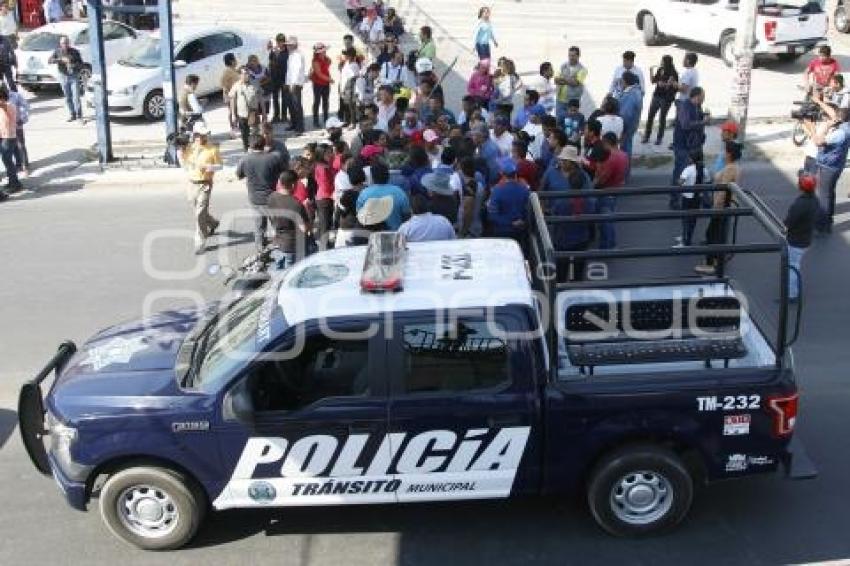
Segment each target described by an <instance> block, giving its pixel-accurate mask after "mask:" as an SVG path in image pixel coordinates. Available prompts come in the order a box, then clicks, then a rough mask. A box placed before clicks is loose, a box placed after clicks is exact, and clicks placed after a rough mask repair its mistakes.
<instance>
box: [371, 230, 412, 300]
mask: <svg viewBox="0 0 850 566" xmlns="http://www.w3.org/2000/svg"><path fill="white" fill-rule="evenodd" d="M406 253H407V249H406V247H405V241H404V236H403V235H401V234H398V233H397V232H376V233H374V234H371V235H370V236H369V244H368V245H367V247H366V261H365V262H364V264H363V274H362V275H361V276H360V288H361V289H362V290H363V291H365V292H367V293H384V292H392V291H401V290H402V287H403V284H402V280H403V276H404V262H405V259H406Z"/></svg>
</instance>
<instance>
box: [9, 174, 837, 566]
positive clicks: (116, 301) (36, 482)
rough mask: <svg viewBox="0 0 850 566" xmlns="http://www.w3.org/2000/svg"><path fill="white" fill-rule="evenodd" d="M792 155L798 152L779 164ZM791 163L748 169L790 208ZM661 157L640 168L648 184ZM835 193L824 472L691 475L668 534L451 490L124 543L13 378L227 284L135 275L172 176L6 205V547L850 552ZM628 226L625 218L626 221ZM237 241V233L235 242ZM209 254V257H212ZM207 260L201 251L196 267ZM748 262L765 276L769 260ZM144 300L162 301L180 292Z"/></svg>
mask: <svg viewBox="0 0 850 566" xmlns="http://www.w3.org/2000/svg"><path fill="white" fill-rule="evenodd" d="M786 165H788V166H792V167H793V164H786ZM792 167H789V168H788V170H787V171H786V172H785V173H783V172H782V171H779V170H776V169H773V168H770V167H767V166H758V167H757V168H756V166H753V168H752V169H750V170H749V171H747V173H746V175H745V180H744V181H745V183H746V184H748V185H749V186H752V187H754V188H756V189H757V190H758V191H759V192H760V193H761V194H762V195H764V196H765V198H766V199H767V200H768V201H769V202H770V203H771V204H772V205H774V206H775V208H776V209H777V210H778V211H780V212H784V210H785V207H786V206H787V203H788V201H789V200H790V198H791V197H792V196H793V194H794V193H793V188H792V186H791V185H790V184H789V183H788V180H787V179H788V177H787V173H789V172H791V171H792V170H793V169H792ZM668 174H669V173H668V172H667V171H666V170H665V171H656V172H651V171H650V172H647V171H642V172H636V174H635V181H636V182H639V183H642V184H643V183H646V184H650V183H653V184H658V183H662V182H663V181H664V178H665V177H666V176H667V175H668ZM847 188H848V183H842V185H841V195H842V199H841V200H842V202H841V204H840V205H839V214H840V216H839V218H838V225H837V230H836V234H834V235H833V236H832V237H831V238H830V239H828V240H819V241H818V242H817V245H816V246H815V247H814V249H812V250H811V251H810V253H809V254H808V255H807V257H806V260H805V267H804V273H805V281H806V305H805V318H804V321H803V335H802V338H801V340H800V342H799V344H798V345H797V347H796V360H797V368H798V374H799V381H800V386H801V389H802V392H803V401H802V408H801V411H802V412H801V415H800V418H799V421H798V422H799V426H798V434H799V436H800V437H801V438H802V440H803V441H804V442H805V444H806V445H807V448H808V450H809V453H810V455H811V456H812V458H813V459H814V460H815V461H816V463H817V464H818V467H819V468H820V471H821V475H820V477H819V478H818V479H817V480H814V481H808V482H790V481H786V480H784V479H782V478H781V477H778V476H777V477H767V478H759V479H752V480H746V481H738V482H729V483H724V484H719V485H713V486H710V487H706V488H704V489H700V490H699V491H698V492H697V494H696V499H695V502H694V506H693V509H692V511H691V514H690V516H689V519H688V520H687V522H686V523H685V524H683V525H682V526H681V527H680V528H679V529H678V530H677V531H675V532H674V533H672V534H670V535H667V536H664V537H658V538H650V539H646V540H618V539H613V538H611V537H609V536H607V535H605V534H603V533H602V532H601V531H600V530H599V529H598V528H597V527H596V526H595V525H594V523H593V522H592V519H591V518H590V516H589V514H588V512H587V511H586V509H585V507H584V505H583V503H582V502H581V501H554V500H548V499H530V500H523V501H516V502H496V503H488V502H479V503H472V504H466V503H465V504H453V505H445V504H439V505H436V504H435V505H430V504H429V505H419V506H399V507H371V508H370V507H349V508H324V509H321V508H315V509H290V510H284V511H278V512H276V511H270V512H262V513H258V512H242V511H236V512H226V513H220V514H214V515H213V516H212V517H211V518H210V519H209V520H208V522H207V523H206V526H205V527H204V528H203V529H202V530H201V532H200V534H199V536H198V538H197V539H196V541H195V542H194V543H193V544H192V546H191V547H190V548H188V549H184V550H182V551H179V552H174V553H170V554H169V555H168V556H162V555H153V554H149V553H144V552H141V551H137V550H135V549H130V548H128V547H127V546H126V545H124V544H123V543H121V542H119V541H118V540H116V539H114V538H113V537H112V536H111V535H110V534H109V533H108V532H107V531H106V529H105V527H104V526H103V525H102V524H101V522H100V518H99V516H98V513H97V512H96V508H95V512H89V513H88V514H83V513H78V512H76V511H73V510H71V509H70V508H69V507H67V505H65V503H64V502H63V500H62V498H61V496H60V494H59V492H58V490H57V488H56V486H55V485H54V483H53V481H52V480H51V479H49V478H44V477H41V476H39V475H38V474H37V473H36V472H35V470H34V469H33V467H32V466H31V464H30V463H29V461H28V460H27V457H26V455H25V453H24V450H23V448H22V445H21V442H20V439H19V437H18V434H17V430H16V428H15V422H16V416H15V413H14V407H15V396H16V392H17V388H18V386H19V385H20V383H21V382H22V381H23V380H25V379H26V378H27V377H28V376H30V375H31V374H32V373H34V372H35V371H37V369H38V368H39V366H40V365H41V364H42V363H44V361H45V360H46V359H47V358H48V357H49V355H50V354H51V353H52V351H53V350H54V348H55V346H56V344H57V343H58V342H59V341H61V340H62V339H64V338H72V339H75V340H83V339H85V338H86V337H87V336H88V335H90V334H92V333H93V332H95V331H96V330H98V329H99V328H101V327H103V326H105V325H107V324H110V323H114V322H115V321H118V320H122V319H128V318H134V317H137V316H138V315H139V314H140V313H141V312H142V311H143V308H144V304H145V299H146V297H147V298H148V299H150V297H151V295H150V293H152V292H156V291H158V290H159V291H161V290H163V289H175V290H177V291H199V292H200V293H201V294H202V295H203V296H206V297H213V296H215V295H217V294H220V293H221V292H222V287H221V286H220V284H219V283H218V282H217V281H215V280H212V279H209V278H208V277H207V276H206V275H201V276H199V277H197V278H194V279H190V280H186V281H176V282H175V281H170V282H169V281H158V280H156V279H153V278H151V277H150V276H149V275H146V271H145V269H144V264H143V261H142V260H143V245H142V243H143V241H144V240H145V236H146V235H148V234H149V233H150V231H151V230H153V229H161V228H173V229H177V230H180V229H183V230H185V229H186V227H187V226H188V223H189V212H188V205H187V203H186V202H185V200H184V198H183V193H182V190H181V189H180V188H179V187H175V188H168V189H150V190H147V189H143V190H127V189H126V188H113V189H110V188H101V189H83V190H76V191H75V190H70V189H69V190H67V191H64V192H63V191H57V192H44V193H37V194H35V195H32V196H29V197H28V198H22V199H17V200H16V201H15V202H8V203H4V204H3V205H0V215H2V222H0V242H2V244H0V265H2V266H3V270H2V276H0V305H2V307H0V376H2V378H0V501H2V505H0V532H2V533H3V536H2V539H3V542H2V544H0V564H21V563H24V562H28V563H50V564H83V563H85V564H107V563H110V564H111V563H116V562H118V561H120V562H121V563H124V564H136V563H139V564H142V563H145V564H147V563H153V562H158V561H165V560H167V561H168V562H169V563H171V564H175V565H177V564H197V563H202V562H203V563H216V564H237V563H245V562H246V560H250V562H251V563H256V564H265V563H268V564H272V563H274V564H281V563H284V564H298V565H307V564H333V565H338V564H346V565H357V564H369V565H372V564H529V563H534V564H549V563H551V564H565V563H580V564H596V563H599V564H607V563H626V564H653V565H657V564H677V565H679V564H683V563H688V564H718V563H719V564H748V565H755V564H777V563H799V562H811V561H825V560H840V559H844V560H847V559H850V537H848V536H847V529H846V522H845V516H846V509H847V500H848V497H850V473H848V472H850V441H848V439H847V433H846V431H847V430H848V425H850V413H848V411H847V409H846V407H847V406H848V404H850V389H848V387H847V385H846V382H845V379H846V370H845V366H846V358H844V357H843V354H844V352H845V351H846V344H847V339H846V336H845V335H844V333H843V330H844V327H845V325H846V323H847V322H848V320H850V312H848V310H850V309H848V307H847V306H846V305H847V301H846V298H845V296H846V281H848V280H850V263H848V262H847V260H846V258H847V255H848V250H847V247H848V241H850V238H848V235H847V230H848V222H850V204H848V202H847V201H846V199H844V198H843V197H844V195H845V193H846V191H847ZM243 203H244V194H243V192H242V191H241V190H238V189H236V188H232V189H222V190H217V192H216V194H215V195H214V199H213V208H214V210H215V211H216V213H221V212H223V211H225V210H230V209H233V208H236V207H238V206H240V205H242V204H243ZM247 232H249V225H248V224H247V223H244V222H243V223H241V224H237V225H236V226H235V227H233V231H232V232H230V233H228V235H227V236H226V237H225V238H223V239H222V240H223V242H222V243H224V244H225V246H223V247H222V248H220V251H222V253H223V254H225V257H224V259H225V260H230V261H235V260H236V259H237V258H238V257H241V256H242V255H244V254H247V253H248V249H247V247H246V245H245V244H244V242H245V241H246V240H247V236H248V234H246V233H247ZM624 237H628V234H624ZM229 244H232V245H229ZM150 258H151V260H152V262H153V264H154V265H155V266H156V267H158V268H159V269H161V270H164V269H169V270H179V269H183V270H185V269H191V268H192V266H193V264H194V263H195V258H194V256H192V255H191V242H190V241H188V240H187V239H186V238H182V239H181V238H179V237H174V238H173V239H171V240H162V239H160V240H158V241H157V243H155V245H154V246H153V247H152V251H151V253H150ZM204 261H219V260H218V259H213V258H212V257H210V258H209V259H206V258H205V260H204ZM202 266H203V264H201V267H202ZM752 269H754V270H755V276H759V277H764V280H765V283H766V284H767V283H769V281H770V280H769V277H770V274H767V275H761V272H760V271H759V270H758V269H757V267H753V268H752ZM168 294H169V295H171V296H170V297H165V298H160V299H159V300H157V301H153V302H155V303H156V304H157V305H158V306H161V307H162V308H165V307H167V306H170V305H172V304H174V303H176V302H178V301H180V300H185V297H183V298H181V297H178V296H174V291H171V292H169V293H168Z"/></svg>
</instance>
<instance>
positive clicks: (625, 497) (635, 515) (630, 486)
mask: <svg viewBox="0 0 850 566" xmlns="http://www.w3.org/2000/svg"><path fill="white" fill-rule="evenodd" d="M692 499H693V479H692V478H691V475H690V474H689V473H688V470H687V469H686V468H685V466H684V464H683V463H682V461H681V459H680V458H679V457H678V456H676V455H675V454H674V453H672V452H671V451H669V450H666V449H664V448H660V447H657V446H651V445H639V446H630V447H627V448H623V449H620V450H617V451H614V452H612V453H611V454H609V455H607V456H605V457H604V458H603V459H602V461H601V462H599V464H597V466H596V468H594V471H593V473H592V474H591V477H590V482H589V484H588V488H587V501H588V504H589V505H590V511H591V513H592V514H593V518H594V519H596V522H597V523H599V525H600V526H601V527H602V528H603V529H605V530H606V531H608V532H609V533H611V534H612V535H615V536H640V535H648V534H655V533H660V532H663V531H665V530H668V529H671V528H673V527H675V526H676V525H678V524H679V523H680V522H681V521H682V519H684V517H685V515H687V513H688V510H689V509H690V507H691V500H692Z"/></svg>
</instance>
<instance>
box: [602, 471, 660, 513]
mask: <svg viewBox="0 0 850 566" xmlns="http://www.w3.org/2000/svg"><path fill="white" fill-rule="evenodd" d="M672 506H673V490H672V488H671V487H670V482H669V481H668V480H667V478H666V477H664V476H663V475H661V474H659V473H658V472H650V471H646V470H641V471H639V472H631V473H628V474H626V475H624V476H623V477H621V478H620V479H619V480H618V481H617V482H615V483H614V486H613V487H612V488H611V509H612V510H613V511H614V514H615V515H616V516H617V518H618V519H620V520H621V521H623V522H624V523H628V524H630V525H648V524H650V523H654V522H655V521H658V520H659V519H660V518H662V517H663V516H664V515H666V514H667V512H669V511H670V508H671V507H672Z"/></svg>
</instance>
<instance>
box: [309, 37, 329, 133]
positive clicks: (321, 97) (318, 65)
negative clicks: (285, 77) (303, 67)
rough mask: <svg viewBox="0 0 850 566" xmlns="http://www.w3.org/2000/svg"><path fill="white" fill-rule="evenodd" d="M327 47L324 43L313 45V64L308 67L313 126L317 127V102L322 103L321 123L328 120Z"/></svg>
mask: <svg viewBox="0 0 850 566" xmlns="http://www.w3.org/2000/svg"><path fill="white" fill-rule="evenodd" d="M327 51H328V47H327V46H326V45H325V44H324V43H317V44H316V45H314V46H313V65H312V68H311V69H310V81H312V83H313V127H315V128H319V127H321V125H320V124H319V102H320V101H321V103H322V124H324V123H325V122H327V121H328V107H329V105H330V96H331V84H332V83H333V82H334V81H333V79H332V78H331V58H330V57H328V54H327Z"/></svg>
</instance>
